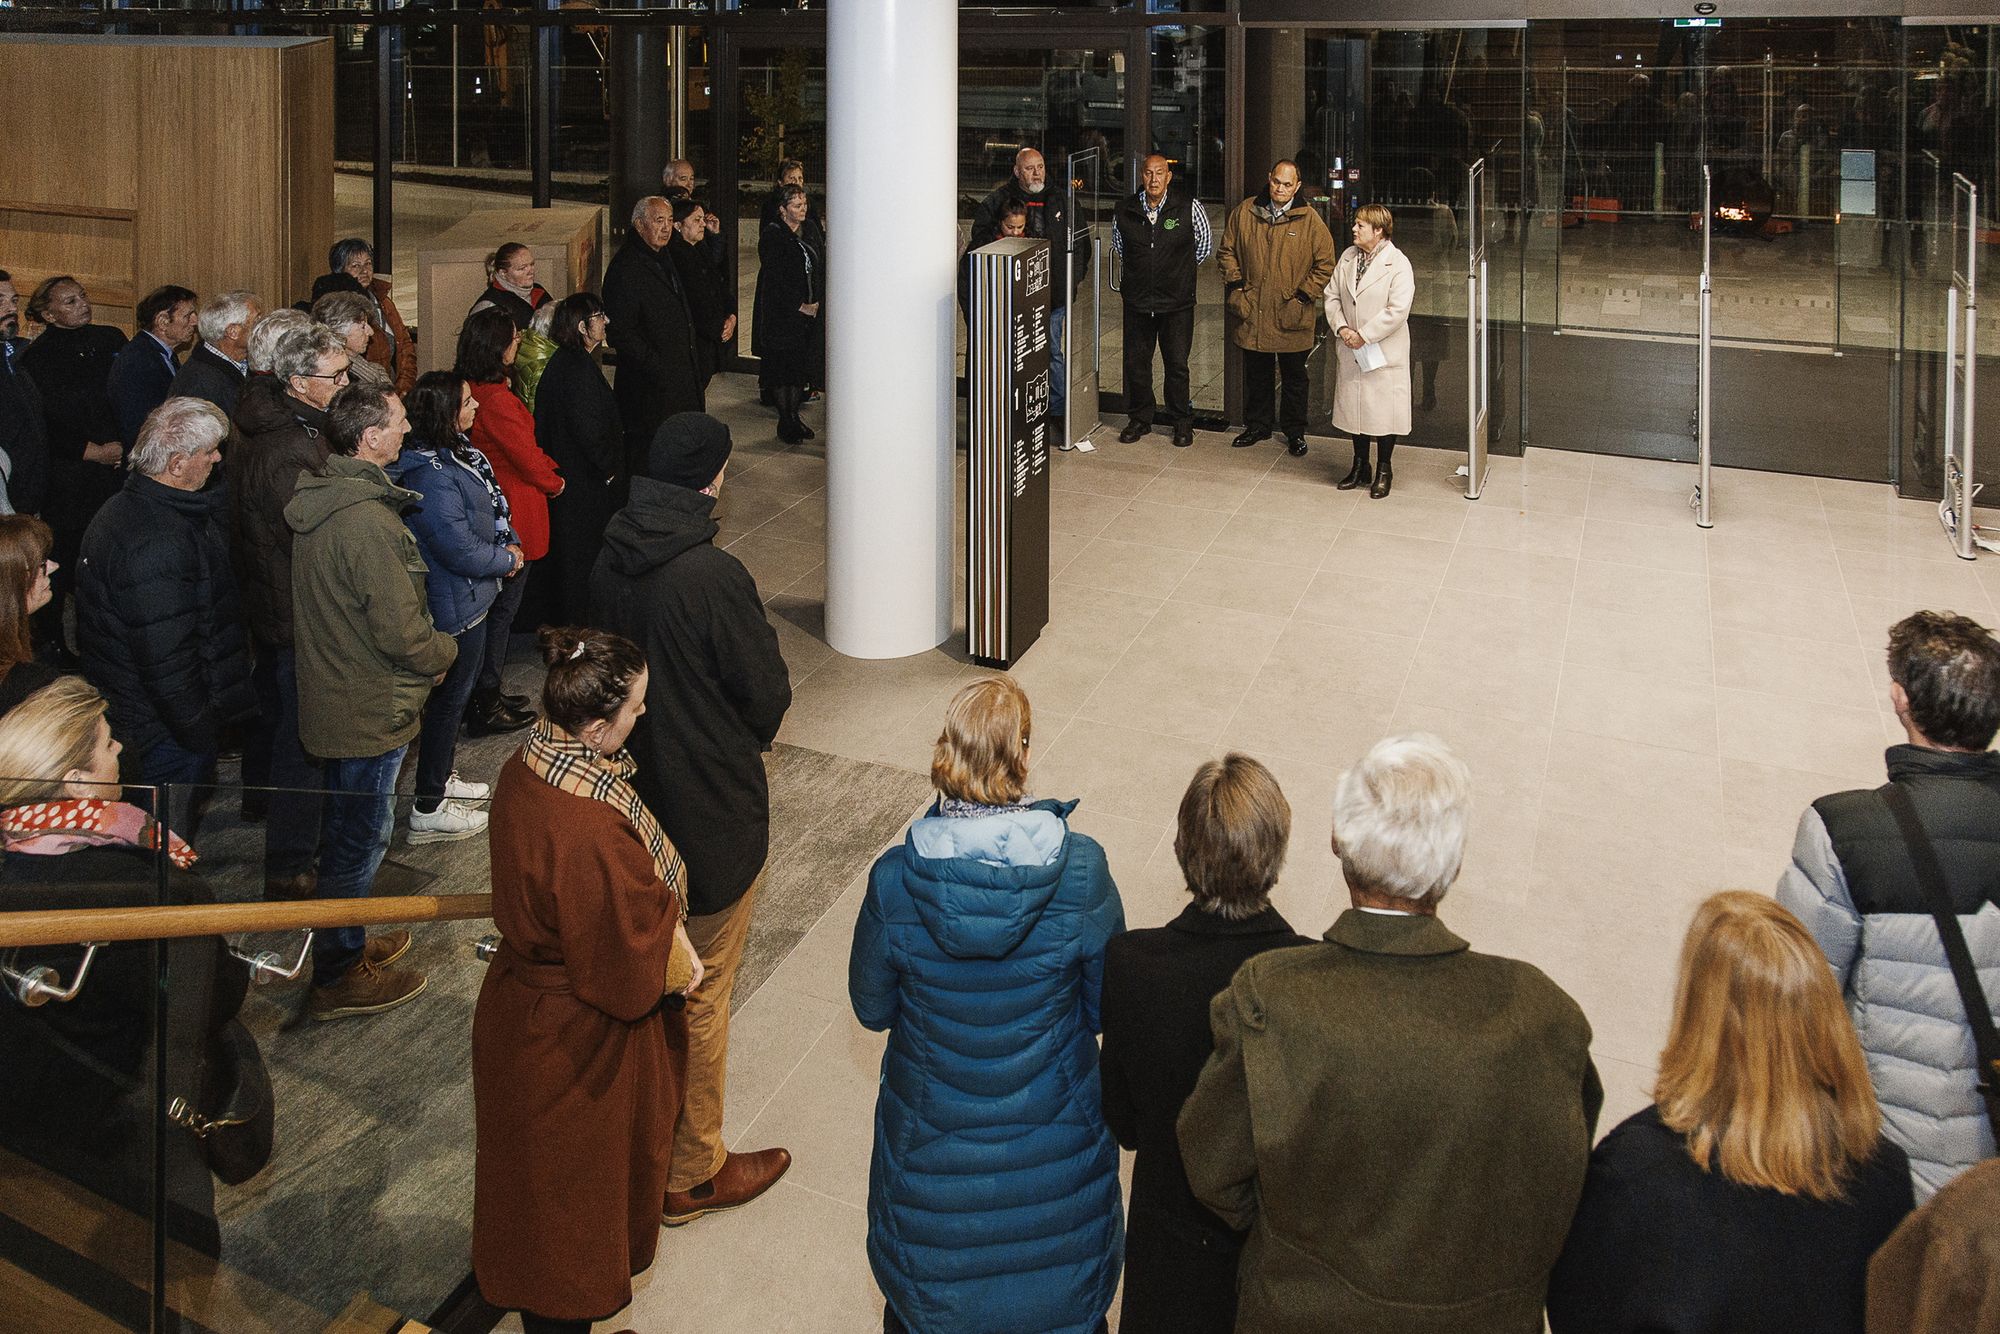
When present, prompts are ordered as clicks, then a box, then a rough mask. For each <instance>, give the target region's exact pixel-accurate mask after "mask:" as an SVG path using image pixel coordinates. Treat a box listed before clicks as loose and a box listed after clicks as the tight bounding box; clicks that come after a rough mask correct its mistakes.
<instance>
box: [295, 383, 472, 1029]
mask: <svg viewBox="0 0 2000 1334" xmlns="http://www.w3.org/2000/svg"><path fill="white" fill-rule="evenodd" d="M409 429H410V423H409V417H408V416H407V415H406V414H405V413H404V411H403V404H402V400H400V399H399V398H397V397H396V394H395V391H394V390H391V389H389V388H388V387H386V386H380V385H351V386H349V387H348V388H346V389H343V390H342V391H341V392H340V394H339V395H338V396H337V397H336V398H335V399H334V400H333V402H332V404H331V405H329V407H328V408H327V414H326V437H327V441H328V443H329V444H330V445H331V446H332V447H333V451H334V452H333V454H332V455H331V456H329V457H328V459H327V461H326V465H325V467H324V468H323V469H322V470H321V471H320V472H319V473H318V474H313V473H305V474H302V475H301V476H300V477H299V480H298V487H297V489H296V490H295V491H294V492H293V493H292V499H291V502H290V503H289V504H287V505H286V506H285V522H286V523H287V524H288V525H290V526H291V529H292V532H293V533H294V534H295V536H294V538H293V544H292V634H293V641H294V645H295V648H296V652H297V655H298V673H299V740H300V741H301V743H303V745H304V746H305V750H306V753H307V754H308V755H311V756H313V757H314V758H316V759H318V760H319V761H320V762H321V765H322V781H323V783H324V785H325V787H326V790H327V791H328V792H329V793H331V794H339V795H331V796H329V797H328V798H327V804H326V815H325V821H324V825H323V834H322V838H321V841H320V857H319V884H318V889H317V893H318V895H319V897H321V898H362V897H365V896H366V895H367V894H368V892H369V890H370V888H371V887H372V885H373V884H374V880H375V872H376V869H377V868H378V867H380V866H381V864H382V858H383V855H384V854H386V853H387V852H388V850H389V834H390V830H391V829H392V827H393V816H394V813H395V798H396V775H397V773H398V772H399V771H400V770H401V769H402V767H403V756H404V754H405V753H406V752H407V751H408V750H409V748H410V742H411V740H412V739H414V738H415V737H416V735H417V731H418V728H419V726H420V725H421V723H422V721H423V712H424V702H425V701H426V700H427V699H428V698H429V697H430V692H431V688H432V686H434V685H435V684H436V683H437V682H438V681H439V680H440V679H441V678H442V677H443V675H444V672H445V670H446V669H447V668H449V667H450V666H451V664H452V662H453V660H454V659H456V658H457V657H458V645H457V643H456V642H455V641H454V640H453V639H452V637H451V636H450V635H447V634H444V633H443V632H441V631H440V630H438V628H437V627H436V626H435V625H433V624H432V623H431V614H430V609H429V606H428V605H427V604H426V601H425V597H424V576H425V574H426V569H425V566H424V561H423V557H422V556H420V555H419V554H418V552H417V543H416V539H415V538H414V537H412V536H411V535H410V530H409V529H408V528H407V527H405V526H404V524H403V520H402V517H401V515H402V511H403V510H404V509H405V508H407V507H409V506H410V505H413V504H416V503H417V502H418V501H419V500H420V499H421V497H420V496H418V495H417V494H416V493H415V492H414V491H405V490H403V489H402V488H401V487H398V486H394V485H392V484H391V483H390V481H389V475H388V473H386V472H384V471H383V469H384V467H385V466H386V465H388V464H390V463H393V462H395V460H396V456H397V455H398V454H400V453H401V452H402V449H403V436H404V435H405V434H407V433H408V431H409ZM409 943H410V933H409V932H407V931H392V932H385V933H382V934H380V935H377V936H376V937H375V938H374V939H372V940H371V939H368V938H367V935H366V933H365V932H364V931H363V930H362V929H361V928H360V927H347V928H342V929H337V930H322V931H316V932H314V933H313V989H312V992H311V995H310V997H309V999H308V1002H307V1010H308V1013H310V1014H311V1015H312V1016H313V1018H315V1019H339V1018H342V1017H344V1016H347V1015H362V1014H378V1013H380V1012H381V1011H383V1010H388V1009H393V1008H394V1007H396V1006H398V1005H401V1004H403V1003H404V1002H405V1001H408V1000H411V999H413V998H414V997H415V996H416V995H417V993H418V992H420V991H422V990H423V989H424V976H423V974H422V973H419V972H416V971H415V970H413V969H398V968H391V967H390V966H389V965H390V964H391V963H392V962H394V960H396V959H397V958H399V957H400V956H401V955H402V953H403V951H404V950H406V949H408V948H409Z"/></svg>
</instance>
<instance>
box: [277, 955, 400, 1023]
mask: <svg viewBox="0 0 2000 1334" xmlns="http://www.w3.org/2000/svg"><path fill="white" fill-rule="evenodd" d="M426 985H427V983H426V981H425V978H424V975H423V974H422V973H419V972H417V971H416V970H415V969H410V968H377V967H376V966H375V965H374V964H372V963H370V962H368V960H367V959H365V958H364V959H362V960H361V962H360V963H357V964H355V965H354V967H352V968H350V969H348V970H347V976H345V977H343V978H341V979H340V981H338V982H336V983H334V984H333V985H332V986H330V987H314V988H313V989H312V994H311V995H310V996H308V997H307V998H306V1013H307V1014H309V1015H311V1016H312V1017H313V1018H315V1019H345V1018H347V1017H349V1016H350V1015H362V1014H380V1013H382V1012H383V1011H384V1010H393V1009H395V1008H396V1007H397V1006H398V1005H402V1004H405V1003H407V1002H409V1001H413V1000H415V999H416V998H417V997H418V996H419V995H420V994H421V993H422V992H423V989H424V987H425V986H426Z"/></svg>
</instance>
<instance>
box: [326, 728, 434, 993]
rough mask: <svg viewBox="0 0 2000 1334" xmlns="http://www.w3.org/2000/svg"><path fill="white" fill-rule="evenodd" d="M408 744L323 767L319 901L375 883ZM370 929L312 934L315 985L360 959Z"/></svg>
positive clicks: (364, 890)
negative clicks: (397, 777) (325, 791)
mask: <svg viewBox="0 0 2000 1334" xmlns="http://www.w3.org/2000/svg"><path fill="white" fill-rule="evenodd" d="M409 749H410V748H409V746H407V745H402V746H398V747H396V748H395V749H394V750H392V751H390V752H389V753H388V754H387V755H367V756H363V757H361V758H360V759H353V760H328V761H326V764H325V766H324V768H323V769H322V770H321V774H322V781H323V782H324V783H325V784H326V790H327V796H326V822H325V825H324V826H323V828H322V829H321V831H320V849H319V888H318V890H317V891H316V895H317V897H319V898H322V899H365V898H367V897H368V896H369V895H370V894H371V893H372V892H373V891H374V887H375V872H376V871H377V870H379V869H380V868H381V866H382V858H383V857H385V856H386V855H388V852H389V835H390V834H391V833H393V832H394V830H395V815H396V775H397V774H398V773H399V772H401V770H402V768H403V756H404V755H405V754H407V753H408V752H409ZM367 943H368V932H367V931H366V930H365V929H364V928H362V927H358V926H343V927H335V928H332V929H321V930H318V931H315V932H313V938H312V955H313V985H314V986H316V987H330V986H332V985H333V984H334V983H336V982H338V981H340V979H341V978H343V977H345V976H346V975H347V970H348V969H350V968H352V967H353V966H354V965H355V964H357V963H359V962H360V961H361V951H362V948H363V947H364V946H366V945H367Z"/></svg>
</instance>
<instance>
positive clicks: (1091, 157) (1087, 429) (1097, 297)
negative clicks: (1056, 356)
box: [1053, 148, 1118, 445]
mask: <svg viewBox="0 0 2000 1334" xmlns="http://www.w3.org/2000/svg"><path fill="white" fill-rule="evenodd" d="M1065 177H1066V182H1065V188H1066V189H1067V192H1068V200H1067V202H1068V204H1069V213H1068V217H1069V223H1068V225H1069V238H1068V239H1069V245H1068V248H1067V255H1068V262H1069V266H1070V268H1069V273H1068V275H1067V278H1068V282H1069V287H1068V292H1069V303H1068V312H1069V313H1068V314H1067V315H1066V316H1065V317H1063V321H1062V328H1061V331H1060V336H1061V339H1062V342H1063V346H1064V351H1065V354H1066V360H1067V372H1066V383H1065V386H1064V389H1065V392H1064V395H1063V414H1062V415H1063V429H1064V435H1063V443H1064V444H1066V445H1074V444H1075V443H1077V442H1078V441H1079V440H1083V439H1085V438H1086V437H1087V436H1089V434H1090V433H1091V432H1092V431H1094V430H1096V429H1097V423H1098V420H1099V402H1098V396H1099V394H1100V392H1101V391H1102V389H1103V385H1104V377H1103V361H1102V357H1101V355H1100V353H1101V348H1102V346H1103V341H1104V329H1103V310H1104V302H1103V296H1102V294H1103V290H1104V254H1103V251H1104V246H1105V244H1107V243H1108V241H1109V235H1108V233H1109V230H1110V226H1111V210H1112V208H1113V206H1114V205H1115V204H1116V203H1117V198H1118V197H1117V186H1116V185H1115V184H1109V183H1108V182H1107V179H1106V172H1105V163H1104V150H1103V149H1100V148H1090V149H1086V150H1084V151H1083V152H1081V153H1073V154H1071V155H1070V158H1069V165H1068V170H1067V171H1066V172H1065ZM1053 244H1056V245H1057V246H1058V250H1057V262H1058V263H1060V262H1061V258H1062V255H1063V254H1064V251H1063V250H1062V249H1061V248H1060V242H1055V243H1053Z"/></svg>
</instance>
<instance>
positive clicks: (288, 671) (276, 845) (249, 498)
mask: <svg viewBox="0 0 2000 1334" xmlns="http://www.w3.org/2000/svg"><path fill="white" fill-rule="evenodd" d="M347 363H348V352H347V347H346V345H345V344H344V343H342V342H341V341H340V337H339V335H337V334H335V333H334V332H333V330H331V329H329V328H327V327H326V326H325V325H321V324H308V325H304V326H302V327H300V328H297V329H294V330H292V331H291V332H289V333H287V334H285V335H284V336H283V337H281V338H280V339H279V340H278V343H277V346H276V347H275V349H274V350H273V351H272V354H271V367H270V373H269V374H264V373H261V372H259V373H253V374H252V375H251V376H250V378H249V379H248V380H246V381H244V384H243V392H242V395H241V396H240V397H239V398H238V399H237V402H236V429H237V432H238V434H239V436H240V443H238V444H235V445H232V446H231V447H230V455H229V474H230V486H229V505H230V516H229V517H230V524H229V528H230V554H231V556H232V558H233V560H234V562H235V565H236V578H237V583H238V585H239V587H240V597H241V601H242V606H243V619H244V620H245V622H247V623H248V625H249V627H250V636H251V639H252V641H253V642H254V644H255V645H256V649H257V668H256V673H255V676H254V677H253V683H254V684H255V686H256V687H257V696H258V704H259V710H260V712H261V714H262V722H263V726H264V727H265V728H268V729H269V736H268V742H267V743H265V742H264V739H263V738H262V737H261V736H260V744H268V745H269V747H270V753H271V759H270V777H269V779H268V780H266V781H267V782H268V783H269V784H270V786H271V789H272V791H271V794H270V796H269V799H268V801H267V804H266V814H265V840H264V894H265V897H266V898H272V899H297V898H308V897H310V896H311V894H312V891H313V886H314V883H315V877H314V874H313V867H314V864H315V863H316V862H317V860H318V857H319V826H320V802H319V798H318V797H317V796H315V795H311V794H312V793H314V792H316V791H317V790H318V788H319V786H320V775H319V767H318V766H317V765H315V764H314V763H313V762H312V761H311V760H309V759H307V758H306V754H305V751H304V749H303V748H302V747H301V746H300V744H299V691H298V676H297V672H296V668H295V665H294V659H293V655H292V530H291V528H290V527H289V526H288V525H287V524H286V523H285V506H286V504H287V503H289V502H290V500H291V498H292V491H293V488H294V487H296V486H297V485H298V480H299V474H300V473H305V472H311V473H317V472H319V471H320V470H321V469H322V468H324V467H325V465H326V459H327V455H328V454H329V453H331V452H332V451H331V449H330V447H329V446H328V444H327V441H326V409H327V405H328V404H329V403H331V402H333V396H334V395H335V394H337V393H339V392H340V391H341V390H342V389H343V388H345V387H346V385H347Z"/></svg>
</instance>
